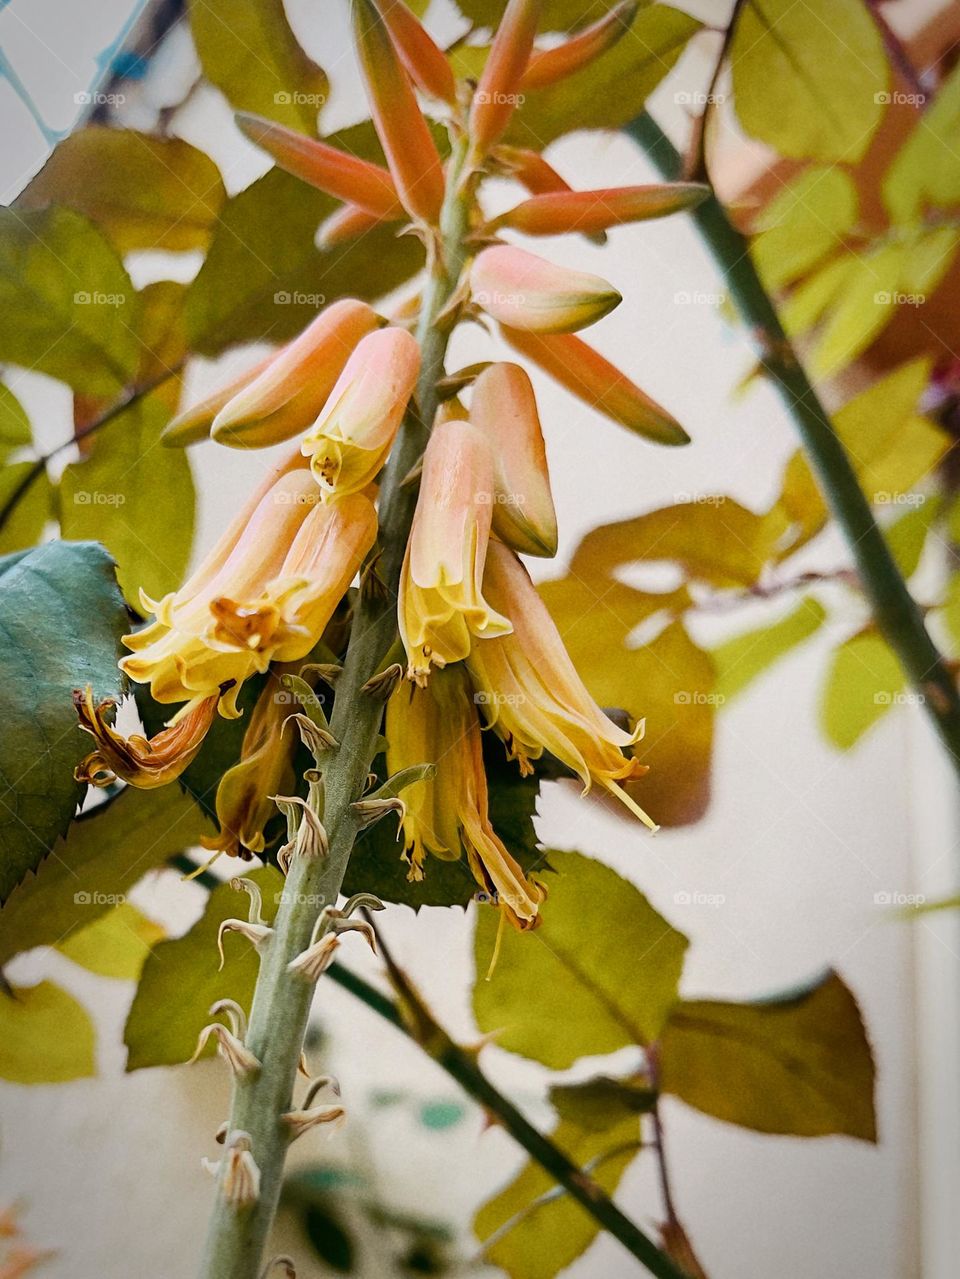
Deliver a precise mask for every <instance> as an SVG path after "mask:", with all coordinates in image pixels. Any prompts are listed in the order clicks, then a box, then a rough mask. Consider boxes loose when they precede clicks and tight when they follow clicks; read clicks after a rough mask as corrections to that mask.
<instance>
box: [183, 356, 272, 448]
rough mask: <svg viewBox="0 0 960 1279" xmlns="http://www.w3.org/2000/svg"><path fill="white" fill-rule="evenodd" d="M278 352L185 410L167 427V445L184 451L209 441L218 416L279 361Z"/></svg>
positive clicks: (259, 361)
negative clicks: (201, 442) (276, 358)
mask: <svg viewBox="0 0 960 1279" xmlns="http://www.w3.org/2000/svg"><path fill="white" fill-rule="evenodd" d="M275 357H276V352H273V353H272V354H270V355H267V356H265V357H264V358H263V359H262V360H258V361H257V362H256V364H254V365H252V366H251V367H250V368H249V369H247V370H245V372H243V373H241V374H240V376H239V377H235V378H233V380H232V381H230V382H228V383H227V384H226V386H222V387H220V389H219V390H217V391H214V392H213V393H212V394H211V395H208V396H206V398H205V399H202V400H200V401H199V402H198V403H197V404H194V405H193V406H192V407H191V408H189V409H184V411H183V412H182V413H178V414H177V416H176V417H175V418H173V419H172V420H171V421H170V422H168V423H167V425H166V427H165V428H164V431H163V434H162V436H161V437H160V438H161V440H162V441H163V443H164V444H165V445H167V446H168V447H171V448H182V447H183V446H184V445H186V444H196V442H197V441H198V440H205V439H206V438H207V437H208V436H209V434H210V427H211V426H212V425H213V419H214V418H215V417H216V416H217V414H218V413H219V412H220V410H221V409H222V408H223V406H224V405H225V404H229V402H230V401H231V400H232V399H233V397H234V396H235V395H236V394H237V393H238V392H239V391H242V390H243V389H244V387H246V386H249V385H250V383H251V382H252V381H253V380H254V378H256V377H258V376H259V374H261V373H262V372H263V370H264V369H265V368H266V367H267V366H268V365H269V364H270V362H271V361H272V360H273V359H275Z"/></svg>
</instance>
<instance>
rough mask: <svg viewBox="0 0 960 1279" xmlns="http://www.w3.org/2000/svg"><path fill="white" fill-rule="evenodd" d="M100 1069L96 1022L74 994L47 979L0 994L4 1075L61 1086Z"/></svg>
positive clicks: (0, 1062)
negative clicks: (11, 994) (97, 1060)
mask: <svg viewBox="0 0 960 1279" xmlns="http://www.w3.org/2000/svg"><path fill="white" fill-rule="evenodd" d="M96 1073H97V1063H96V1035H95V1032H94V1028H93V1022H92V1021H91V1020H90V1017H89V1014H88V1013H87V1011H86V1009H85V1008H84V1007H83V1006H82V1005H81V1004H79V1003H78V1002H77V1001H76V1000H75V999H74V998H73V996H72V995H68V994H67V992H66V991H65V990H61V989H60V987H59V986H55V985H54V984H53V983H52V982H49V981H44V982H41V983H40V984H39V985H38V986H26V987H16V986H15V987H14V988H13V996H12V998H11V997H10V996H7V995H4V994H2V993H0V1078H2V1079H9V1080H10V1081H11V1083H15V1084H63V1083H67V1081H68V1080H71V1079H88V1078H89V1077H90V1076H91V1075H95V1074H96Z"/></svg>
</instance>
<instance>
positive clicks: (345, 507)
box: [121, 468, 376, 722]
mask: <svg viewBox="0 0 960 1279" xmlns="http://www.w3.org/2000/svg"><path fill="white" fill-rule="evenodd" d="M264 488H265V490H266V491H264V489H261V491H260V493H258V494H257V495H256V497H255V499H254V502H253V503H251V506H252V509H249V508H248V511H246V512H244V513H243V514H242V515H241V516H240V517H238V519H237V520H236V521H235V523H234V525H233V526H232V528H230V529H228V530H227V533H226V534H225V535H224V537H223V538H222V539H221V541H220V542H219V543H218V545H217V546H216V547H214V549H213V551H212V552H211V553H210V555H209V556H208V557H207V559H206V560H205V561H204V563H203V564H201V566H200V567H199V568H198V569H197V571H196V572H195V573H194V574H193V576H192V577H191V578H190V579H189V580H188V581H187V582H186V583H185V584H184V585H183V586H182V587H181V588H180V589H179V590H178V591H175V592H173V593H172V594H170V595H167V596H165V597H164V599H162V600H160V601H159V602H156V603H154V602H153V601H150V600H149V599H147V598H145V597H144V598H143V603H144V607H145V608H146V609H147V610H148V611H150V612H152V613H154V614H155V618H156V620H155V621H154V622H152V623H150V624H149V625H148V626H146V627H144V628H143V629H142V630H140V631H137V632H136V633H135V634H133V635H128V636H126V637H125V640H124V643H125V644H126V645H127V647H128V648H130V649H131V650H132V653H131V655H130V656H129V657H125V658H124V659H123V661H122V662H121V666H122V668H123V670H124V671H125V672H126V674H127V675H129V677H130V678H131V679H133V680H136V681H137V682H139V683H145V684H146V683H148V684H149V685H150V688H151V692H152V693H153V696H154V697H155V698H156V700H157V701H159V702H185V703H186V705H185V706H184V707H183V708H182V709H181V710H180V711H179V712H178V714H177V715H176V716H175V717H174V721H173V722H177V721H178V720H179V719H180V718H182V717H183V716H184V715H186V714H188V713H189V711H190V710H191V709H192V708H193V707H194V706H196V705H197V703H198V702H200V701H203V700H204V699H206V698H209V697H212V696H213V695H214V694H215V693H216V692H217V691H219V688H220V686H221V685H223V684H225V683H227V682H228V681H233V687H232V688H231V689H230V691H229V692H228V693H227V695H226V696H225V697H224V698H223V699H222V700H221V702H220V712H221V714H224V715H226V716H228V717H229V716H233V715H236V714H237V709H236V695H237V693H238V692H239V690H240V687H241V685H242V684H243V681H244V680H246V679H248V678H249V677H250V676H251V675H253V674H254V673H255V672H257V671H261V672H262V671H265V670H266V669H267V667H268V665H269V664H270V662H271V661H278V662H286V661H296V660H298V659H299V658H302V657H305V656H306V655H307V653H309V652H310V650H311V649H312V648H313V647H314V645H315V644H316V643H317V640H318V639H319V638H320V635H321V634H322V632H323V630H324V628H325V627H326V625H327V623H328V622H329V620H330V618H331V616H332V615H333V612H334V610H335V609H336V607H337V604H338V603H339V602H340V599H341V598H342V597H343V595H344V593H345V592H346V589H347V587H348V586H349V584H350V582H351V581H352V579H353V577H354V575H355V574H356V573H357V571H358V569H359V567H360V565H361V563H362V562H363V559H364V557H365V555H366V554H367V552H368V551H369V549H370V547H371V546H372V545H373V541H374V538H375V536H376V514H375V512H374V509H373V505H372V504H371V502H370V501H369V499H368V498H367V497H365V496H364V495H362V494H359V493H357V494H353V495H351V496H350V497H349V498H345V499H344V500H343V501H342V502H337V503H334V504H331V505H324V504H322V503H320V502H319V501H318V496H319V495H318V492H317V487H316V484H315V483H314V481H313V479H312V477H311V475H310V472H309V471H308V470H306V469H300V468H297V469H287V470H285V471H284V472H283V473H282V474H281V475H280V477H279V478H276V479H273V480H272V482H270V483H268V484H267V485H265V486H264Z"/></svg>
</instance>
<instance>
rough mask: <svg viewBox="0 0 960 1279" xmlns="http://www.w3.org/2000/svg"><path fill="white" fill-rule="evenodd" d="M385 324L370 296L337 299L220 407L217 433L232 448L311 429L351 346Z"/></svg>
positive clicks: (256, 445) (274, 440)
mask: <svg viewBox="0 0 960 1279" xmlns="http://www.w3.org/2000/svg"><path fill="white" fill-rule="evenodd" d="M379 324H380V319H379V317H378V316H377V314H376V312H375V311H373V310H372V309H371V308H370V307H369V306H367V304H366V303H365V302H357V301H356V300H355V299H353V298H344V299H343V300H341V301H340V302H334V304H333V305H332V306H329V307H327V309H326V310H325V311H322V312H321V313H320V315H318V316H317V318H316V319H315V320H313V321H311V323H310V324H308V325H307V327H306V328H305V329H304V331H303V332H302V333H301V334H300V335H299V337H296V338H294V340H293V341H292V342H289V343H288V344H287V345H286V346H284V347H282V348H281V349H280V350H279V351H278V352H277V353H276V355H274V356H273V358H272V359H270V360H269V361H268V362H267V365H266V367H265V368H264V369H263V370H262V371H261V372H260V373H259V375H258V376H257V377H255V378H254V379H253V381H252V382H248V383H247V385H246V386H244V387H243V388H242V389H241V390H239V391H238V392H237V394H236V395H234V396H233V397H232V398H231V399H230V400H229V401H228V402H227V403H226V404H225V405H224V406H223V408H222V409H220V411H219V413H218V414H217V416H216V417H215V418H214V420H213V426H212V428H211V432H210V433H211V435H212V436H213V438H214V439H215V440H216V441H217V442H218V443H219V444H228V445H230V446H231V447H232V448H261V447H263V446H264V445H266V444H277V443H278V442H279V441H281V440H287V439H289V438H290V437H291V436H292V435H297V434H299V433H300V432H301V431H303V430H305V429H306V427H308V426H310V425H311V423H313V422H314V421H315V420H316V417H317V414H318V413H319V412H320V410H321V409H322V408H323V406H324V404H326V402H327V397H328V396H329V394H330V392H331V391H332V390H333V387H334V385H335V383H336V381H337V378H338V377H339V376H340V374H341V373H342V372H343V369H344V366H345V365H346V363H347V360H348V359H349V357H350V353H351V351H353V349H354V347H356V345H357V344H358V343H359V342H360V340H361V339H362V338H364V337H365V336H366V335H367V334H368V333H371V332H372V331H373V330H374V329H376V328H377V326H378V325H379Z"/></svg>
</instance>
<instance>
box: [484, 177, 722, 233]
mask: <svg viewBox="0 0 960 1279" xmlns="http://www.w3.org/2000/svg"><path fill="white" fill-rule="evenodd" d="M709 194H710V189H709V187H706V186H703V185H701V184H700V183H699V182H665V183H657V184H653V185H651V186H642V187H612V188H610V189H609V190H604V191H567V192H559V191H558V192H544V193H543V194H542V195H535V196H534V197H533V199H531V200H524V201H523V202H522V203H521V204H518V205H516V206H515V207H514V208H512V209H508V210H507V212H506V213H501V214H500V216H499V217H498V218H495V219H494V220H493V222H492V223H491V227H492V228H494V229H499V228H500V227H510V228H511V229H512V230H514V231H523V232H524V233H525V234H526V235H563V234H565V233H566V232H568V231H578V232H580V233H581V234H583V235H593V234H596V233H597V232H599V231H606V230H608V229H609V228H610V227H612V226H620V225H622V224H623V223H625V222H643V221H646V220H647V219H648V218H662V217H666V216H667V214H670V213H679V212H681V211H682V210H684V209H692V208H695V207H696V205H698V204H699V203H700V202H701V201H702V200H705V199H706V197H707V196H708V195H709Z"/></svg>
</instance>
